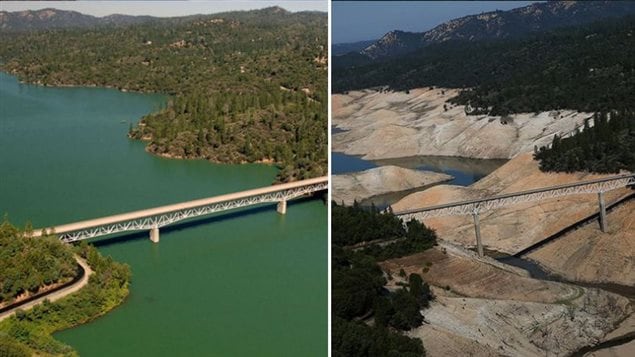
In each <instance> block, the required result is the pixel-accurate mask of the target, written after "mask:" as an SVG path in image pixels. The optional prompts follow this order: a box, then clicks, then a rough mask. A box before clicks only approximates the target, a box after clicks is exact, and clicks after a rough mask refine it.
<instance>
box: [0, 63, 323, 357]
mask: <svg viewBox="0 0 635 357" xmlns="http://www.w3.org/2000/svg"><path fill="white" fill-rule="evenodd" d="M164 101H165V98H164V97H162V96H159V95H145V94H135V93H121V92H118V91H115V90H110V89H99V88H46V87H37V86H31V85H23V84H19V83H18V82H17V80H16V79H15V78H14V77H12V76H8V75H6V74H0V170H1V171H0V175H1V176H0V177H1V184H0V213H6V214H8V216H9V219H10V220H11V221H12V222H13V223H16V224H20V225H22V224H24V223H25V222H26V221H27V220H30V221H31V222H32V224H33V226H34V227H42V226H50V225H57V224H62V223H68V222H74V221H78V220H82V219H89V218H95V217H99V216H103V215H108V214H115V213H122V212H126V211H131V210H136V209H142V208H149V207H153V206H158V205H163V204H169V203H176V202H180V201H184V200H190V199H195V198H202V197H208V196H213V195H216V194H222V193H229V192H235V191H240V190H245V189H250V188H255V187H261V186H264V185H268V184H271V183H272V182H273V180H274V178H275V175H276V169H275V168H274V167H271V166H266V165H215V164H210V163H208V162H206V161H196V160H189V161H185V160H169V159H163V158H158V157H155V156H152V155H150V154H147V153H146V152H145V151H144V145H143V143H140V142H135V141H130V140H129V139H127V137H126V133H127V131H128V128H129V125H130V123H134V122H136V121H138V120H139V118H140V117H141V116H143V115H144V114H146V113H149V112H151V111H152V110H155V109H156V108H158V107H159V106H160V105H161V104H162V103H163V102H164ZM98 246H99V249H100V251H101V252H102V253H103V254H106V255H111V256H112V257H113V258H114V259H115V260H117V261H121V262H125V263H128V264H130V266H131V269H132V274H133V280H132V285H131V292H130V296H129V298H128V299H127V301H126V302H125V303H124V304H123V305H122V306H120V307H119V308H117V309H116V310H114V311H112V312H110V313H109V314H107V315H106V316H104V317H102V318H99V319H97V320H96V321H94V322H91V323H89V324H86V325H83V326H80V327H77V328H73V329H70V330H66V331H62V332H60V333H57V334H56V338H58V339H60V340H62V341H64V342H66V343H68V344H70V345H71V346H73V347H74V348H75V349H76V350H77V351H79V353H80V354H81V355H85V356H138V355H141V354H143V355H156V356H174V355H206V356H247V355H259V356H298V355H302V356H318V355H325V354H326V351H327V208H326V206H325V205H324V204H323V202H322V201H320V200H304V201H299V202H297V203H294V204H291V205H290V206H289V209H288V212H287V215H286V216H280V215H278V214H277V213H276V211H275V207H273V206H263V207H260V208H255V209H246V210H241V211H238V212H233V213H230V214H224V215H215V216H212V218H210V219H207V220H204V221H203V222H202V223H200V224H187V225H180V226H175V227H174V228H171V229H164V230H162V231H161V242H160V243H159V244H152V243H151V242H150V241H149V240H148V236H147V232H141V233H139V234H132V235H127V236H124V237H121V238H117V239H112V240H105V241H101V242H100V243H98Z"/></svg>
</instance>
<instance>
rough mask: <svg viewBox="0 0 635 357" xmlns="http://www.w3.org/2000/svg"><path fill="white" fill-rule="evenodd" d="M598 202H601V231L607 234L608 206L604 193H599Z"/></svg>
mask: <svg viewBox="0 0 635 357" xmlns="http://www.w3.org/2000/svg"><path fill="white" fill-rule="evenodd" d="M598 201H599V202H600V229H601V230H602V232H604V233H606V232H607V230H608V229H607V225H608V224H607V222H606V205H605V204H604V192H602V191H600V192H598Z"/></svg>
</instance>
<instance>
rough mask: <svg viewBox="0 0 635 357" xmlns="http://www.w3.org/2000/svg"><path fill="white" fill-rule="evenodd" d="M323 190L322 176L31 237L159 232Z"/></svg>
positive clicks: (72, 238) (64, 227) (325, 185)
mask: <svg viewBox="0 0 635 357" xmlns="http://www.w3.org/2000/svg"><path fill="white" fill-rule="evenodd" d="M326 189H328V177H326V176H323V177H318V178H313V179H307V180H302V181H296V182H290V183H285V184H280V185H273V186H270V187H264V188H258V189H253V190H247V191H242V192H236V193H230V194H225V195H220V196H215V197H210V198H204V199H199V200H193V201H188V202H183V203H177V204H171V205H166V206H161V207H155V208H149V209H144V210H139V211H134V212H128V213H122V214H117V215H113V216H108V217H102V218H97V219H91V220H86V221H81V222H75V223H69V224H64V225H59V226H55V227H52V228H45V229H42V230H34V231H33V236H36V237H37V236H41V234H42V232H43V231H44V233H51V232H54V233H55V234H57V235H58V236H59V237H60V239H61V240H63V241H65V242H73V241H77V240H82V239H88V238H94V237H99V236H103V235H108V234H114V233H120V232H126V231H138V230H153V229H158V228H160V227H164V226H167V225H169V224H172V223H176V222H179V221H182V220H186V219H189V218H193V217H199V216H204V215H208V214H212V213H216V212H221V211H226V210H231V209H235V208H241V207H247V206H252V205H257V204H261V203H276V202H278V203H281V202H282V203H284V205H285V209H286V201H287V200H291V199H294V198H297V197H300V196H303V195H306V194H310V193H313V192H317V191H322V190H326ZM282 213H284V212H282ZM157 232H158V231H157ZM157 234H158V233H157ZM157 240H158V236H157Z"/></svg>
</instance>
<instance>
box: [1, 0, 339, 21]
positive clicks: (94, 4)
mask: <svg viewBox="0 0 635 357" xmlns="http://www.w3.org/2000/svg"><path fill="white" fill-rule="evenodd" d="M275 5H277V6H280V7H282V8H284V9H286V10H288V11H293V12H295V11H305V10H318V11H324V12H326V11H327V10H328V4H327V2H326V0H321V1H304V0H286V1H285V0H282V1H269V0H252V1H240V0H208V1H0V9H2V10H5V11H19V10H37V9H44V8H48V7H52V8H56V9H60V10H74V11H77V12H81V13H83V14H89V15H93V16H106V15H111V14H127V15H152V16H161V17H166V16H183V15H192V14H211V13H215V12H224V11H231V10H251V9H261V8H263V7H269V6H275Z"/></svg>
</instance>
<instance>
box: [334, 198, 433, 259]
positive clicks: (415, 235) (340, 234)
mask: <svg viewBox="0 0 635 357" xmlns="http://www.w3.org/2000/svg"><path fill="white" fill-rule="evenodd" d="M331 217H332V222H333V227H335V225H336V224H337V226H338V228H337V229H334V230H333V231H332V232H331V239H332V241H333V244H337V245H340V246H348V245H354V244H358V243H361V242H372V241H386V240H394V242H392V243H391V244H387V245H384V246H381V245H379V244H371V245H369V246H368V247H366V248H364V249H363V252H364V254H366V255H370V256H373V257H375V258H376V259H377V260H378V261H382V260H387V259H392V258H397V257H402V256H405V255H408V254H411V253H415V252H421V251H424V250H426V249H429V248H431V247H432V246H433V245H434V244H436V234H435V233H434V231H433V230H431V229H429V228H428V227H426V226H425V225H423V224H422V223H421V222H419V221H416V220H413V221H410V222H408V223H407V227H408V229H407V230H406V229H405V228H404V226H403V223H402V222H401V220H400V219H399V218H397V217H395V215H393V214H392V213H386V214H383V213H379V211H378V210H377V209H375V208H369V209H363V208H361V207H360V206H359V205H357V204H355V205H353V206H352V207H347V206H340V205H337V204H336V203H333V205H332V208H331Z"/></svg>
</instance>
